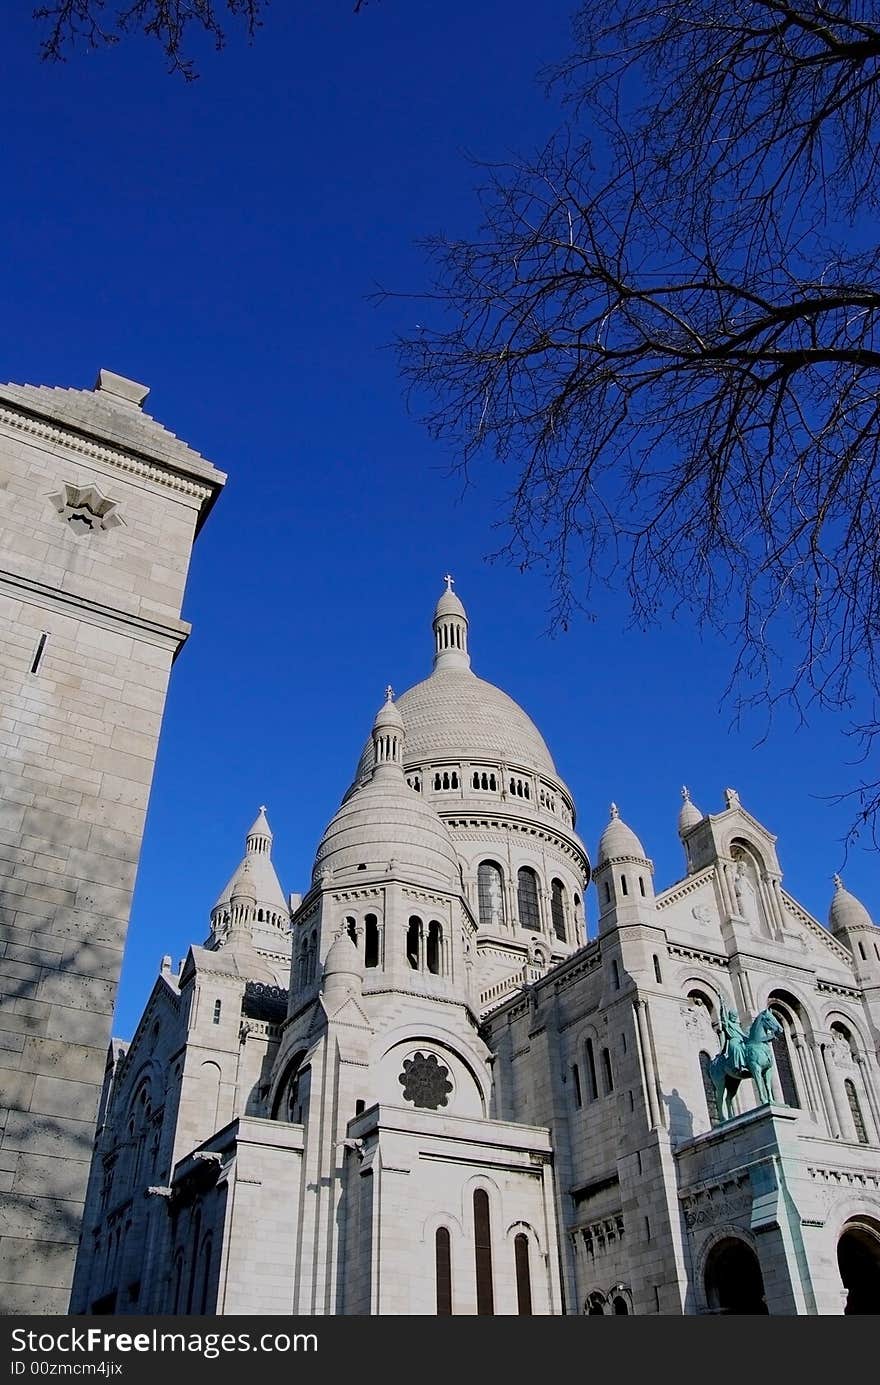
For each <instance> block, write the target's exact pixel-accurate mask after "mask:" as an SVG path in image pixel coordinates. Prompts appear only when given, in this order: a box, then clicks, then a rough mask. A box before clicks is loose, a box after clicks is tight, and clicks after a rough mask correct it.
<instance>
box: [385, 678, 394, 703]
mask: <svg viewBox="0 0 880 1385" xmlns="http://www.w3.org/2000/svg"><path fill="white" fill-rule="evenodd" d="M393 700H394V689H393V688H392V686H391V684H390V683H389V684H388V687H387V688H386V689H385V701H386V702H393Z"/></svg>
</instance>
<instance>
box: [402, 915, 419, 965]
mask: <svg viewBox="0 0 880 1385" xmlns="http://www.w3.org/2000/svg"><path fill="white" fill-rule="evenodd" d="M421 942H422V920H421V919H420V918H418V917H417V916H416V915H415V914H413V915H412V917H411V918H410V921H409V925H408V927H407V930H406V960H407V961H408V962H409V964H410V966H411V967H412V969H413V971H419V970H420V969H421V962H422V959H421V955H420V954H421Z"/></svg>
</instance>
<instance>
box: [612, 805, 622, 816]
mask: <svg viewBox="0 0 880 1385" xmlns="http://www.w3.org/2000/svg"><path fill="white" fill-rule="evenodd" d="M611 816H612V817H613V818H619V817H620V809H619V808H618V806H617V804H616V803H612V805H611Z"/></svg>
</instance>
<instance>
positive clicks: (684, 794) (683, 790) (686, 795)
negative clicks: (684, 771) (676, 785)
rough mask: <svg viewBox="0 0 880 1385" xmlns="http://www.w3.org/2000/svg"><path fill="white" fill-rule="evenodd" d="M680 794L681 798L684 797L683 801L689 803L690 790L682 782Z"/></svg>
mask: <svg viewBox="0 0 880 1385" xmlns="http://www.w3.org/2000/svg"><path fill="white" fill-rule="evenodd" d="M681 796H682V798H683V799H684V801H685V803H690V801H691V791H690V789H689V788H688V786H687V784H682V786H681Z"/></svg>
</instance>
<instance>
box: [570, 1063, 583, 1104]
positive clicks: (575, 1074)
mask: <svg viewBox="0 0 880 1385" xmlns="http://www.w3.org/2000/svg"><path fill="white" fill-rule="evenodd" d="M571 1075H572V1078H573V1079H574V1100H575V1105H576V1106H580V1105H581V1104H582V1097H581V1074H580V1069H579V1068H578V1065H577V1063H574V1064H573V1065H572V1069H571Z"/></svg>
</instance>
